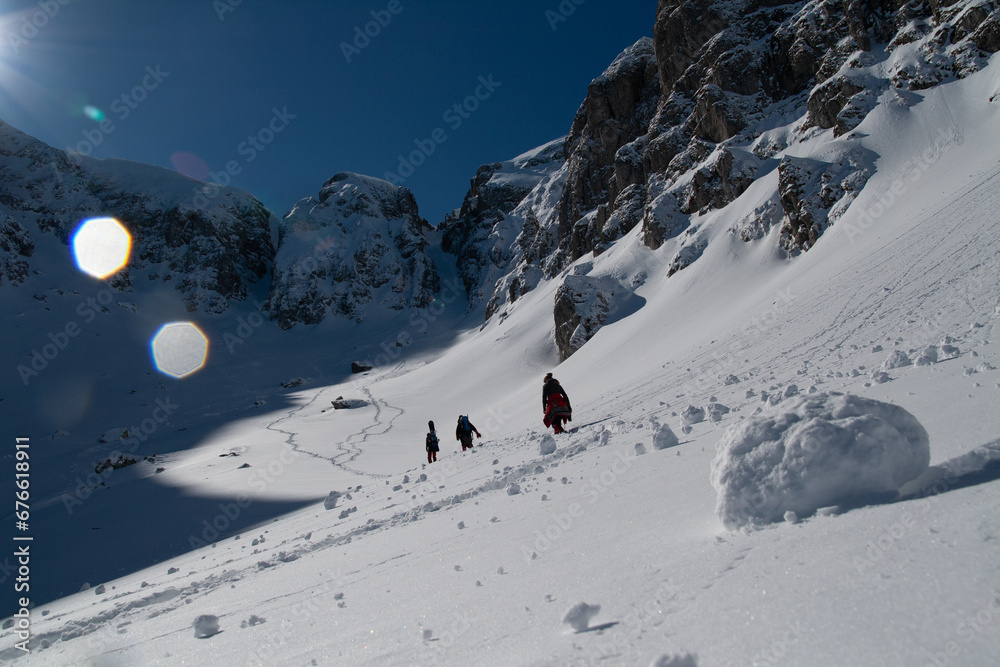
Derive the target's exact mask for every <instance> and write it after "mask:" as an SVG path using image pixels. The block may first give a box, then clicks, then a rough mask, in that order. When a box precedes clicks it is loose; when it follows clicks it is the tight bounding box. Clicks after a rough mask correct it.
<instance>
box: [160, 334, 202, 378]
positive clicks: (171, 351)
mask: <svg viewBox="0 0 1000 667" xmlns="http://www.w3.org/2000/svg"><path fill="white" fill-rule="evenodd" d="M150 347H151V348H152V351H153V363H154V364H155V365H156V369H157V370H158V371H160V372H161V373H164V374H166V375H170V376H172V377H175V378H182V377H185V376H188V375H190V374H191V373H194V372H195V371H197V370H199V369H200V368H201V367H202V366H204V365H205V360H206V359H207V358H208V338H207V337H206V336H205V334H203V333H202V332H201V329H199V328H198V327H196V326H195V325H193V324H191V323H190V322H171V323H170V324H164V325H163V326H162V327H160V330H159V331H157V332H156V335H155V336H153V340H152V342H151V343H150Z"/></svg>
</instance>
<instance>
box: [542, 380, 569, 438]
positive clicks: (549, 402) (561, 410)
mask: <svg viewBox="0 0 1000 667" xmlns="http://www.w3.org/2000/svg"><path fill="white" fill-rule="evenodd" d="M543 382H544V383H545V384H544V385H543V386H542V410H543V411H544V414H545V417H544V418H543V419H542V422H543V423H544V424H545V426H547V427H548V426H551V427H552V430H553V431H554V432H556V433H563V432H564V431H565V429H564V428H563V422H564V421H573V408H572V406H571V405H570V404H569V396H567V395H566V390H565V389H563V388H562V385H561V384H559V380H557V379H555V378H554V377H552V373H546V374H545V379H544V380H543Z"/></svg>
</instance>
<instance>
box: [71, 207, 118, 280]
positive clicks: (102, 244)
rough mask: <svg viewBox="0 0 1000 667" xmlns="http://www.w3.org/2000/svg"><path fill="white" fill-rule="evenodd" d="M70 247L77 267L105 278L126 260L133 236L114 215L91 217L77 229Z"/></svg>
mask: <svg viewBox="0 0 1000 667" xmlns="http://www.w3.org/2000/svg"><path fill="white" fill-rule="evenodd" d="M71 246H72V248H73V257H74V259H75V260H76V266H77V268H79V269H80V270H81V271H83V272H84V273H86V274H88V275H91V276H94V277H95V278H107V277H108V276H110V275H111V274H113V273H116V272H117V271H118V270H119V269H121V268H122V267H123V266H125V265H126V264H127V263H128V257H129V253H130V252H131V250H132V237H131V235H130V234H129V233H128V230H127V229H125V227H123V226H122V224H121V223H120V222H118V221H117V220H115V219H114V218H91V219H90V220H85V221H84V222H83V224H82V225H80V227H79V228H77V230H76V233H74V234H73V240H72V242H71Z"/></svg>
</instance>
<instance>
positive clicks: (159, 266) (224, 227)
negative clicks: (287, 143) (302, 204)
mask: <svg viewBox="0 0 1000 667" xmlns="http://www.w3.org/2000/svg"><path fill="white" fill-rule="evenodd" d="M202 185H203V184H200V183H197V182H195V181H192V180H190V179H188V178H186V177H184V176H181V175H179V174H177V173H175V172H173V171H169V170H166V169H160V168H158V167H152V166H149V165H142V164H137V163H133V162H127V161H124V160H94V159H90V158H87V159H84V160H83V161H82V162H81V163H79V164H77V163H75V162H72V161H70V160H69V159H68V158H67V156H66V154H65V153H64V152H63V151H60V150H56V149H54V148H51V147H49V146H47V145H45V144H43V143H42V142H40V141H37V140H35V139H33V138H31V137H29V136H27V135H26V134H24V133H22V132H19V131H17V130H15V129H14V128H12V127H10V126H9V125H6V124H4V123H2V122H0V283H3V282H7V283H8V284H10V285H19V284H21V283H23V282H25V281H26V280H28V279H29V277H30V275H31V273H32V271H34V270H37V269H35V267H34V265H33V261H32V255H33V252H34V248H35V245H36V243H37V242H38V240H39V239H40V238H41V236H42V235H44V234H53V235H55V236H56V237H57V238H58V239H59V240H60V241H62V242H63V243H66V244H68V243H69V238H70V236H71V234H72V232H73V231H74V229H75V228H76V226H77V225H79V223H80V222H81V221H83V220H85V219H87V218H91V217H97V216H110V217H114V218H117V219H118V220H119V221H120V222H121V223H122V224H123V225H125V227H127V228H128V229H129V231H130V233H131V235H132V255H131V259H130V261H129V264H128V266H127V267H126V268H125V269H123V270H122V271H120V272H119V273H118V274H116V275H115V276H114V278H112V279H110V280H109V284H110V285H111V286H112V287H113V288H114V289H117V290H119V291H131V290H132V285H133V284H135V283H136V281H137V280H138V278H139V276H143V280H144V281H162V282H164V283H168V284H171V285H174V286H175V287H176V288H177V290H178V291H180V292H181V294H182V295H183V298H184V301H185V303H186V306H187V308H188V310H189V311H199V310H200V311H204V312H213V313H221V312H224V311H225V310H226V309H227V308H228V307H229V304H230V302H231V301H233V300H237V301H239V300H243V299H245V298H246V297H247V295H248V290H249V288H250V286H251V285H253V284H254V283H256V282H258V281H259V280H260V279H262V278H263V277H265V276H266V275H267V272H268V268H269V267H270V263H271V261H272V259H273V257H274V247H273V245H272V242H271V234H270V219H271V214H270V212H269V211H268V210H267V209H266V208H265V207H264V206H263V205H262V204H261V203H260V202H259V201H257V200H256V199H255V198H253V197H251V196H249V195H247V194H246V193H243V192H239V191H237V190H232V189H226V188H224V189H221V190H218V189H216V190H211V191H209V195H210V196H206V195H205V193H203V192H202V191H201V188H202ZM199 194H201V195H202V196H201V197H199ZM66 257H67V261H70V260H69V251H68V249H67V253H66Z"/></svg>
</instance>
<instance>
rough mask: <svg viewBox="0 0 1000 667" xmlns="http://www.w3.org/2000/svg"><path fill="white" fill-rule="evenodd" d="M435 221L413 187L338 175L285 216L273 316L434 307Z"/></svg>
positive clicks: (293, 318)
mask: <svg viewBox="0 0 1000 667" xmlns="http://www.w3.org/2000/svg"><path fill="white" fill-rule="evenodd" d="M428 227H429V226H428V225H427V222H426V221H425V220H424V219H423V218H421V217H420V214H419V212H418V211H417V203H416V201H415V200H414V199H413V195H412V194H411V193H410V191H409V190H407V189H406V188H404V187H401V186H398V185H393V184H391V183H389V182H387V181H383V180H381V179H378V178H372V177H369V176H360V175H358V174H351V173H347V172H344V173H341V174H337V175H336V176H334V177H333V178H331V179H330V180H328V181H327V182H326V183H324V184H323V187H322V189H321V190H320V192H319V196H318V197H306V198H305V199H302V200H301V201H299V202H298V203H297V204H296V205H295V206H294V207H293V208H292V210H291V211H290V212H289V213H288V214H287V215H286V216H285V217H284V219H282V221H281V224H280V226H279V228H278V254H277V257H276V259H275V267H274V279H273V281H272V283H271V294H270V298H269V303H270V310H271V314H272V316H273V317H274V318H275V319H277V320H278V323H279V324H280V325H281V326H282V327H283V328H290V327H291V326H293V325H294V324H295V323H298V322H301V323H303V324H317V323H319V322H321V321H322V320H323V318H324V317H326V316H327V315H329V314H335V315H340V316H344V317H347V318H351V319H357V320H361V319H364V312H365V311H366V310H370V309H371V306H368V304H372V306H374V307H375V308H377V309H379V310H385V309H388V310H395V311H399V310H405V309H409V308H425V307H427V306H428V305H430V303H431V302H432V301H433V299H434V295H435V294H436V293H437V292H438V290H439V289H440V281H439V278H438V272H437V269H436V267H435V266H434V263H433V262H432V261H431V260H430V258H429V257H428V255H427V253H426V249H427V239H426V238H425V232H426V231H427V228H428Z"/></svg>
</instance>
